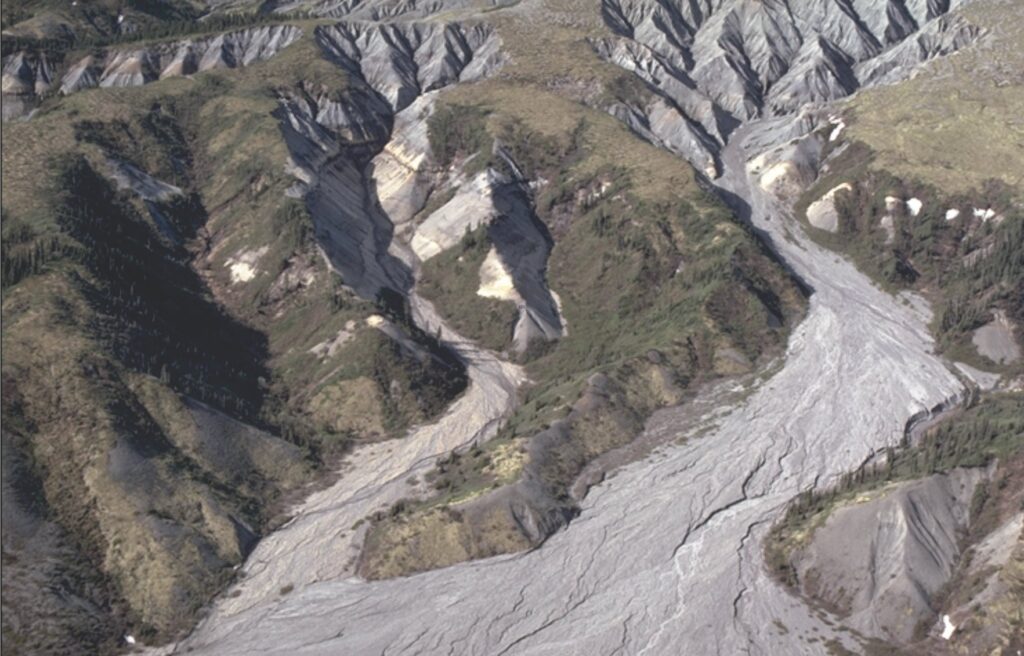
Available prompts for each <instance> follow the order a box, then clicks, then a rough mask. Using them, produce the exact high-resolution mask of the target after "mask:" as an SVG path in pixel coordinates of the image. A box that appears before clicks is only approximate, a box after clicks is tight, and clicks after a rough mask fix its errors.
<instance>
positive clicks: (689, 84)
mask: <svg viewBox="0 0 1024 656" xmlns="http://www.w3.org/2000/svg"><path fill="white" fill-rule="evenodd" d="M959 4H960V2H956V1H954V2H928V3H924V2H917V3H905V2H902V1H901V0H887V1H884V2H868V1H866V0H864V1H860V2H853V3H831V2H808V3H801V4H800V5H799V6H798V7H793V8H791V7H790V5H789V4H788V3H775V2H745V1H742V0H713V1H709V2H702V3H696V2H692V3H678V4H677V3H671V2H665V1H660V0H637V1H629V0H627V1H625V2H622V1H620V0H605V1H604V2H603V3H602V11H603V14H604V17H605V21H606V22H607V24H608V25H609V26H610V27H611V28H612V30H614V31H615V32H616V33H617V34H618V35H620V37H621V38H618V39H607V40H603V41H599V42H596V43H595V47H596V49H597V52H598V54H599V55H601V56H602V57H604V58H606V59H608V60H609V61H612V62H614V63H616V64H618V65H619V66H622V67H623V68H625V69H626V70H629V71H632V72H634V73H635V74H636V75H638V76H639V77H640V78H641V79H642V80H644V81H645V82H646V83H647V84H648V85H649V87H650V88H651V89H653V90H654V92H655V94H656V96H655V98H653V99H652V100H650V101H647V102H646V103H641V102H619V103H616V104H614V105H613V106H612V107H611V108H610V111H611V112H612V113H613V114H615V115H616V116H619V117H620V118H623V119H625V121H626V123H627V124H628V125H630V127H632V128H634V129H636V130H637V131H638V132H639V133H640V134H641V135H642V136H648V134H647V133H650V134H651V135H653V136H654V137H656V140H655V141H656V143H661V144H662V145H665V146H666V147H667V148H669V149H670V150H672V151H673V152H677V153H678V154H681V155H683V156H685V157H687V158H688V159H689V160H690V162H691V163H693V164H694V165H695V166H697V167H698V168H700V169H703V170H705V171H706V172H708V173H709V174H712V173H714V174H717V166H718V161H717V153H718V150H719V149H720V148H721V146H722V144H724V143H725V140H726V139H727V138H728V136H729V133H730V132H731V131H732V130H733V129H735V127H736V126H737V125H738V124H739V123H740V122H741V121H746V120H749V119H752V118H755V117H759V116H766V115H779V114H785V113H789V112H792V111H794V110H796V109H797V108H798V107H800V106H803V105H806V104H808V103H818V102H827V101H830V100H835V99H837V98H841V97H843V96H846V95H849V94H850V93H853V92H854V91H856V90H857V89H858V88H860V87H862V86H864V85H868V84H877V83H883V82H885V83H888V82H893V81H896V80H899V79H902V78H903V77H905V76H906V75H907V74H908V72H909V70H911V69H912V68H913V66H915V65H917V64H919V63H921V62H922V61H924V60H926V59H930V58H932V57H936V56H939V55H944V54H948V53H950V52H953V51H955V50H957V49H959V48H961V47H963V46H964V45H966V44H967V43H970V42H971V41H972V40H974V39H975V38H976V37H977V36H978V30H977V29H976V28H975V27H973V26H971V25H969V24H968V23H967V22H966V21H965V20H964V19H962V18H961V17H960V16H945V15H944V14H946V13H947V12H949V11H950V10H952V9H954V8H956V7H957V6H959ZM940 16H941V18H938V20H933V19H936V17H940ZM667 115H668V116H667ZM712 177H714V175H713V176H712Z"/></svg>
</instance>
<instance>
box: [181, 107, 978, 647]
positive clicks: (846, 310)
mask: <svg viewBox="0 0 1024 656" xmlns="http://www.w3.org/2000/svg"><path fill="white" fill-rule="evenodd" d="M777 127H778V123H776V124H775V125H773V124H772V123H762V124H759V125H758V124H755V125H752V126H750V127H748V128H745V129H744V130H743V133H742V134H737V135H735V136H734V137H733V140H732V145H731V146H730V147H729V148H728V149H727V150H726V152H725V153H724V157H723V159H724V160H725V165H726V166H725V168H726V174H725V175H724V176H723V179H722V181H721V184H722V186H723V187H724V188H726V189H728V190H731V191H732V192H734V193H735V194H737V195H738V196H739V197H741V198H747V199H750V200H751V201H752V205H753V212H752V217H751V218H752V220H753V222H754V223H755V224H756V225H757V226H758V227H760V228H762V229H764V230H765V231H766V232H767V233H768V234H769V235H771V236H772V238H773V240H774V242H775V245H776V247H777V248H778V249H779V251H780V253H782V255H783V256H784V257H785V258H786V260H787V261H788V262H789V263H790V264H791V266H792V267H793V269H794V270H795V271H796V273H797V274H799V275H800V276H802V277H803V278H804V279H805V280H806V281H807V282H809V283H810V284H811V285H812V286H813V287H814V289H815V293H814V295H813V296H812V298H811V302H810V310H809V314H808V316H807V318H806V320H805V321H804V322H803V323H802V324H801V325H800V327H799V328H798V329H797V330H796V331H795V334H794V335H793V336H792V339H791V342H790V345H789V350H788V353H787V357H786V361H785V366H784V367H783V368H782V370H781V371H780V372H779V373H778V374H776V375H775V376H774V377H772V378H771V379H769V380H768V381H767V382H765V383H764V384H762V385H761V386H760V387H758V388H757V389H756V390H755V391H754V392H753V393H752V394H751V395H750V396H749V397H748V398H747V399H746V401H745V402H744V403H743V404H742V405H740V406H738V407H736V408H735V409H734V410H733V411H732V412H730V413H728V414H726V415H725V416H724V417H721V418H719V419H717V424H718V428H717V429H715V430H712V431H710V432H707V433H706V434H704V435H703V436H702V437H699V438H696V439H692V440H690V441H688V442H686V443H684V444H683V445H677V446H669V447H664V448H662V449H661V450H660V451H658V452H656V453H655V455H653V456H652V457H650V458H648V459H646V460H644V461H641V462H637V463H634V464H632V465H629V466H627V467H626V468H624V469H623V470H621V471H620V472H618V474H617V475H615V476H613V477H611V478H610V479H609V480H608V481H606V482H605V483H603V484H601V485H599V486H597V487H595V488H594V489H593V490H592V491H591V493H590V495H589V496H588V497H587V498H586V500H585V502H584V504H583V512H582V514H581V516H580V517H579V518H578V519H577V520H575V521H574V522H573V523H572V525H571V526H570V527H569V528H568V529H567V530H565V531H562V532H560V533H558V534H556V535H555V536H553V537H552V538H551V539H550V540H549V541H548V542H547V543H546V544H545V545H544V546H543V547H542V548H540V549H538V550H536V551H532V552H529V553H524V554H518V555H513V556H504V557H498V558H493V559H490V560H485V561H478V562H472V563H466V564H462V565H458V566H455V567H451V568H448V569H444V570H439V571H434V572H428V573H425V574H421V575H417V576H412V577H409V578H403V579H396V580H390V581H383V582H374V583H366V582H363V581H360V580H357V579H354V578H347V579H338V580H331V581H324V582H321V583H317V584H314V585H310V586H308V587H305V588H302V589H296V590H295V591H294V592H292V593H291V594H289V595H287V596H285V597H282V598H278V599H275V600H273V601H272V602H270V603H265V604H262V605H259V606H256V607H253V608H251V609H250V610H248V611H246V612H244V613H240V614H236V615H234V616H231V617H227V616H225V615H223V614H218V615H215V616H214V617H213V618H211V619H210V620H209V621H207V622H205V623H204V624H203V625H202V626H201V627H200V628H199V630H197V632H196V633H195V634H194V635H193V636H192V637H191V638H190V639H188V640H187V641H186V643H185V644H184V645H183V646H184V647H186V648H191V649H192V650H193V651H192V653H196V654H220V655H226V654H266V653H288V654H377V653H379V654H384V653H387V654H392V655H394V654H490V655H494V656H499V655H501V654H552V655H554V654H558V655H559V656H564V655H566V654H587V655H588V656H589V655H593V654H679V653H691V654H741V653H750V654H783V653H824V652H825V647H824V645H823V639H822V638H827V637H829V636H831V635H832V632H833V630H832V629H830V628H829V626H827V625H826V624H825V623H823V622H822V621H821V620H819V619H817V618H816V617H815V616H814V615H813V614H812V613H811V612H810V611H808V610H807V608H806V607H805V606H803V605H802V604H801V603H800V602H798V601H797V600H796V599H794V598H792V597H790V596H789V595H788V594H787V593H786V592H785V591H784V590H783V589H781V588H780V587H779V586H778V585H777V584H775V583H774V582H773V581H772V580H771V579H770V578H769V576H768V574H767V572H766V571H765V568H764V565H763V560H762V558H761V546H760V543H761V540H762V538H763V537H764V535H765V533H766V532H767V530H768V528H769V526H770V524H771V522H772V520H773V519H774V518H776V517H778V516H779V514H780V513H781V512H782V510H783V508H784V506H785V504H786V502H787V501H789V500H790V499H791V498H793V496H794V495H795V494H796V493H797V492H798V491H799V490H801V489H804V488H806V487H808V486H811V485H815V484H825V483H827V482H828V481H829V480H831V479H833V478H834V477H835V476H837V475H839V474H840V473H842V472H845V471H847V470H850V469H852V468H854V467H856V466H857V465H858V464H860V463H861V462H863V461H864V460H865V459H866V458H868V457H869V456H870V455H871V454H872V452H874V451H876V450H877V449H880V448H882V447H885V446H887V445H893V444H896V443H897V442H898V441H899V440H900V438H901V436H902V435H903V432H904V428H905V424H906V422H907V420H908V418H909V417H911V416H912V415H914V414H916V413H920V412H922V411H923V410H926V409H929V408H932V407H934V406H936V405H937V404H939V403H941V402H943V401H946V400H950V399H953V398H956V397H957V396H958V395H960V394H961V393H962V388H961V385H960V384H959V382H958V381H957V379H956V378H955V377H954V376H953V375H952V374H951V373H950V372H949V371H948V370H947V368H946V367H945V366H944V364H943V363H942V362H941V361H940V360H939V359H938V358H937V357H935V356H933V355H932V341H931V338H930V337H929V334H928V331H927V327H926V323H927V319H928V316H927V310H926V309H925V308H924V307H923V305H922V304H921V303H919V302H915V301H904V300H903V299H897V298H894V297H892V296H889V295H886V294H885V293H883V292H881V291H879V290H878V289H877V288H875V287H873V286H872V285H871V283H870V282H869V281H868V279H867V278H866V277H865V276H864V275H862V274H860V273H859V272H858V271H856V269H854V267H853V266H852V265H851V264H849V263H848V262H846V261H844V260H841V259H840V258H838V257H837V256H836V255H835V254H833V253H830V252H827V251H824V250H822V249H821V248H819V247H817V246H816V245H814V244H813V243H812V242H811V241H810V240H808V239H807V238H805V237H803V236H802V233H800V232H799V227H798V225H797V223H796V222H795V221H793V220H792V219H791V218H786V219H782V218H781V217H783V216H784V213H783V212H781V211H780V208H778V207H774V206H773V205H772V203H773V201H772V200H771V199H769V198H765V197H763V196H760V195H758V196H753V197H752V196H751V194H752V193H756V194H760V193H761V192H760V190H759V188H758V187H757V185H756V184H750V183H749V181H748V180H747V179H746V175H747V174H746V173H745V168H744V164H745V161H746V159H747V158H748V157H749V156H750V155H754V154H756V153H754V152H751V153H744V152H743V151H742V146H741V145H740V144H742V143H744V142H745V141H749V142H753V141H754V140H755V139H747V137H750V136H754V137H757V136H758V135H751V132H752V131H754V132H758V131H761V132H762V133H763V131H765V130H772V129H775V128H777ZM783 129H784V128H783ZM769 215H770V216H772V217H774V218H773V219H771V220H769V219H768V218H767V217H768V216H769ZM783 221H785V223H786V225H787V226H788V227H789V230H791V231H792V232H793V235H792V236H790V237H789V238H787V237H785V235H784V233H785V232H786V227H785V226H783V225H782V223H783ZM475 375H476V378H475V379H474V382H475V386H476V387H479V385H480V383H479V382H476V381H477V380H479V373H476V374H475ZM476 387H475V389H476ZM473 398H475V397H473V396H470V397H467V400H466V401H463V402H460V403H463V404H465V403H471V402H472V400H471V399H473ZM672 412H673V411H668V412H662V413H659V414H658V415H657V417H658V421H657V422H652V426H651V428H650V429H649V430H669V431H676V432H678V433H679V434H680V435H682V434H684V433H685V431H686V426H685V425H682V424H681V423H679V422H676V423H673V422H672ZM675 412H681V411H679V410H677V411H675ZM474 414H475V415H478V416H480V415H482V416H487V415H488V413H487V412H486V411H474V410H470V409H465V408H463V409H460V408H459V407H456V408H455V409H454V410H453V413H452V415H451V416H452V417H454V418H456V420H457V423H462V422H463V421H464V419H463V418H464V417H466V416H467V415H474ZM678 416H680V417H681V416H682V415H681V414H680V415H678ZM448 423H450V422H448V421H447V420H446V421H445V422H443V424H442V425H447V424H448ZM463 428H466V427H463ZM473 430H475V429H472V428H470V429H469V431H470V432H473ZM437 439H441V438H440V436H438V438H437ZM410 448H412V447H410ZM385 460H386V459H385ZM410 461H411V460H410ZM379 467H385V466H384V465H383V464H379V465H378V468H379ZM385 471H387V472H391V471H392V469H391V468H390V467H385ZM355 476H360V477H361V478H360V480H364V481H366V485H367V487H368V489H372V486H373V485H375V483H374V482H373V480H372V479H373V477H374V476H375V470H374V468H373V465H372V464H371V465H370V466H369V467H368V468H367V469H366V470H365V471H363V472H362V473H359V471H358V470H357V473H356V474H355ZM344 502H345V499H336V500H334V501H330V500H327V499H323V500H321V501H314V502H312V505H313V506H321V505H322V506H324V507H326V508H331V507H334V506H337V505H339V504H343V503H344ZM361 512H364V509H363V508H360V513H361ZM358 514H359V513H353V514H351V515H347V514H346V515H345V516H346V517H351V518H353V519H354V518H355V517H356V516H357V515H358ZM296 523H297V524H304V525H306V526H307V528H304V529H302V530H297V529H292V530H286V531H283V532H281V533H280V534H277V535H275V536H272V537H271V538H270V539H268V540H267V541H266V542H265V545H271V546H263V547H261V551H260V552H259V553H258V554H257V559H259V560H266V559H267V555H268V554H270V553H275V554H277V555H275V557H274V558H275V559H277V558H282V559H287V556H282V555H281V554H286V553H288V552H290V551H292V550H296V552H297V553H301V554H303V555H302V559H301V561H288V565H287V566H286V567H287V568H294V569H292V571H293V572H297V571H301V570H303V569H318V568H324V567H325V563H324V562H323V560H325V559H322V558H321V557H320V556H319V555H318V553H317V551H316V550H310V549H306V548H303V549H301V550H299V547H300V546H301V544H302V543H303V542H304V541H306V540H310V539H314V538H315V537H316V536H317V533H319V532H323V533H327V534H334V533H335V532H337V531H339V530H343V529H344V528H347V526H348V519H346V521H345V522H344V523H342V524H338V523H335V522H333V521H330V522H324V521H319V520H318V519H317V518H316V516H313V515H311V516H303V517H301V518H300V519H298V520H296ZM271 549H272V550H273V551H272V552H271V551H270V550H271ZM296 557H297V556H296ZM332 558H336V556H335V555H331V556H328V557H326V560H327V561H328V563H330V561H331V559H332ZM327 566H328V569H329V565H327ZM277 567H285V566H284V565H281V564H278V565H277ZM783 627H784V628H783ZM816 637H817V638H818V639H817V640H814V638H816ZM846 639H847V640H848V638H846ZM812 640H813V641H812Z"/></svg>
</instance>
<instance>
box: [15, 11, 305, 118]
mask: <svg viewBox="0 0 1024 656" xmlns="http://www.w3.org/2000/svg"><path fill="white" fill-rule="evenodd" d="M301 36H302V29H301V28H299V27H296V26H294V25H269V26H265V27H255V28H250V29H245V30H238V31H236V32H227V33H225V34H218V35H215V36H210V37H204V38H197V39H186V40H183V41H170V42H166V43H157V44H154V45H150V46H144V47H139V48H135V49H127V48H117V49H111V50H107V51H105V52H101V53H99V54H95V53H94V54H90V55H87V56H85V57H83V58H82V59H79V60H78V61H75V62H69V63H68V65H67V69H66V71H65V72H64V74H63V75H62V76H61V77H60V79H59V80H57V79H56V78H55V75H56V74H58V73H59V71H58V70H57V67H56V66H54V64H53V62H50V61H48V60H47V58H46V55H44V54H37V53H34V52H29V51H24V52H18V53H15V54H13V55H10V56H8V57H6V58H4V64H3V105H4V109H3V118H4V120H8V119H11V118H16V117H19V116H23V115H25V114H27V113H28V112H29V111H30V110H31V109H32V107H34V106H35V104H36V99H37V97H38V96H40V95H42V94H43V93H46V92H47V91H50V90H52V88H53V87H54V85H55V84H56V83H57V82H59V85H60V86H59V87H58V88H57V89H58V90H59V92H60V93H62V94H64V95H67V94H69V93H74V92H76V91H81V90H82V89H89V88H92V87H134V86H141V85H143V84H149V83H150V82H153V81H155V80H161V79H164V78H168V77H173V76H178V75H192V74H193V73H199V72H201V71H208V70H212V69H217V68H239V67H241V66H248V65H250V64H252V63H254V62H257V61H262V60H265V59H270V58H271V57H273V56H274V55H276V54H277V53H278V52H280V51H281V50H283V49H284V48H286V47H288V46H289V45H291V44H292V43H294V42H295V41H297V40H298V39H299V37H301Z"/></svg>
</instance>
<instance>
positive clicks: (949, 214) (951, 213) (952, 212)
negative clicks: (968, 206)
mask: <svg viewBox="0 0 1024 656" xmlns="http://www.w3.org/2000/svg"><path fill="white" fill-rule="evenodd" d="M958 216H960V210H957V209H949V210H946V220H947V221H952V220H953V219H955V218H956V217H958Z"/></svg>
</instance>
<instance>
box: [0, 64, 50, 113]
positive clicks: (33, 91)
mask: <svg viewBox="0 0 1024 656" xmlns="http://www.w3.org/2000/svg"><path fill="white" fill-rule="evenodd" d="M53 75H54V66H53V64H52V63H51V62H50V61H49V60H48V59H47V57H46V55H45V54H37V53H32V52H24V51H23V52H16V53H14V54H12V55H8V56H7V57H4V62H3V73H2V77H0V80H2V85H3V90H2V98H3V120H5V121H6V120H8V119H11V118H17V117H19V116H23V115H25V114H27V113H28V112H29V111H31V109H32V107H34V106H35V103H36V98H37V97H38V96H39V95H41V94H43V93H46V91H47V90H48V89H49V88H50V84H51V83H52V82H53Z"/></svg>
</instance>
